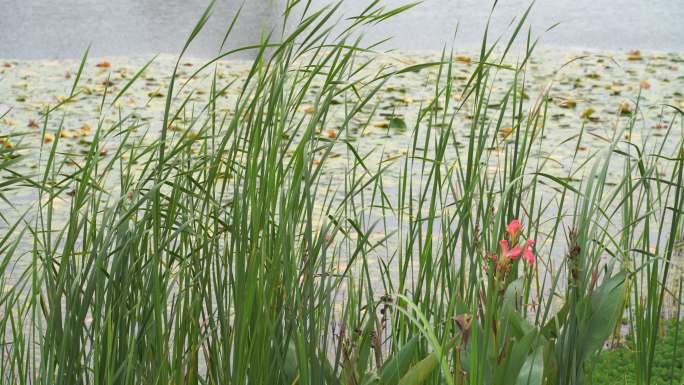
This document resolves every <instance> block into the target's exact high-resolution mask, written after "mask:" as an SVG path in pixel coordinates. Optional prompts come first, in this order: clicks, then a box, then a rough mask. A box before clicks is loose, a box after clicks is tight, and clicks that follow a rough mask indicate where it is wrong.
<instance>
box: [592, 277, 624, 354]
mask: <svg viewBox="0 0 684 385" xmlns="http://www.w3.org/2000/svg"><path fill="white" fill-rule="evenodd" d="M625 281H626V274H625V272H624V271H623V272H620V273H618V274H615V275H614V276H612V277H610V278H609V279H608V280H606V281H604V282H603V284H601V286H599V287H598V288H596V290H595V291H594V293H593V294H592V295H591V315H590V318H589V319H588V320H587V322H586V324H585V325H586V327H585V329H584V331H583V336H582V337H583V338H582V341H583V344H582V355H581V359H582V361H584V360H585V359H586V358H587V356H589V355H590V354H591V353H594V352H596V351H597V350H599V349H600V348H601V347H602V346H603V343H604V342H605V341H606V339H608V337H610V334H611V333H612V332H613V329H615V324H616V323H617V322H618V321H619V320H620V318H621V316H622V314H621V311H622V308H623V303H624V300H625Z"/></svg>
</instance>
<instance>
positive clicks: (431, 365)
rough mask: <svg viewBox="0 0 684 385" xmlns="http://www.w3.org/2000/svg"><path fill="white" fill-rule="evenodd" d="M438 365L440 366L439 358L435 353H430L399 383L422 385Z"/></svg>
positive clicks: (401, 384)
mask: <svg viewBox="0 0 684 385" xmlns="http://www.w3.org/2000/svg"><path fill="white" fill-rule="evenodd" d="M437 365H439V358H438V357H437V356H436V355H435V353H430V354H429V355H428V356H427V357H425V358H423V359H422V360H420V361H418V363H416V364H415V365H413V366H412V367H411V368H410V369H409V370H408V371H407V372H406V374H405V375H404V377H402V378H401V381H399V385H420V384H422V383H424V382H425V381H426V380H427V379H428V378H429V377H430V375H431V374H432V372H433V371H434V370H435V369H436V368H437Z"/></svg>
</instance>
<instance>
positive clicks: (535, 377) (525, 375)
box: [516, 345, 544, 385]
mask: <svg viewBox="0 0 684 385" xmlns="http://www.w3.org/2000/svg"><path fill="white" fill-rule="evenodd" d="M543 379H544V346H543V345H539V346H537V348H536V349H535V350H534V353H532V354H530V355H529V356H527V359H526V360H525V363H524V364H523V366H522V368H521V369H520V373H519V374H518V380H517V381H516V385H542V381H543Z"/></svg>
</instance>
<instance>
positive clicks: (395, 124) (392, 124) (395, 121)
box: [389, 116, 406, 130]
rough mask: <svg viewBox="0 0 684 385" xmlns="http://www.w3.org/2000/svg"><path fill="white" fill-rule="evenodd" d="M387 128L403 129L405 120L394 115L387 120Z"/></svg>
mask: <svg viewBox="0 0 684 385" xmlns="http://www.w3.org/2000/svg"><path fill="white" fill-rule="evenodd" d="M389 128H391V129H395V130H405V129H406V122H405V121H404V119H402V118H399V117H396V116H394V117H392V118H391V119H390V120H389Z"/></svg>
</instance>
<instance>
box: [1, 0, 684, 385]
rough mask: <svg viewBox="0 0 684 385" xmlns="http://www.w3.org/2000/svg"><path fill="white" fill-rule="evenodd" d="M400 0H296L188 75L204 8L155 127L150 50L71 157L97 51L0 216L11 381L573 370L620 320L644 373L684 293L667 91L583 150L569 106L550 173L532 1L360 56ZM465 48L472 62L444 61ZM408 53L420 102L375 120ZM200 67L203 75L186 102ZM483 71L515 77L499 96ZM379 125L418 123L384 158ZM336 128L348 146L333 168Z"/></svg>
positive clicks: (620, 336) (228, 380)
mask: <svg viewBox="0 0 684 385" xmlns="http://www.w3.org/2000/svg"><path fill="white" fill-rule="evenodd" d="M413 5H414V4H408V5H404V6H399V7H396V8H387V7H384V6H382V5H381V4H380V3H379V1H373V2H371V4H370V5H369V6H368V7H367V8H366V9H364V10H362V11H361V12H360V14H359V15H357V16H355V17H351V18H343V19H341V18H339V15H338V8H339V3H338V4H334V5H331V6H328V7H324V8H321V9H318V10H314V9H312V5H311V4H310V3H309V2H300V1H289V2H288V5H287V7H286V9H285V12H284V15H283V19H284V23H283V25H284V27H283V30H282V33H281V35H278V33H277V31H273V32H272V33H271V34H265V35H264V36H263V38H262V40H261V42H260V43H259V44H255V45H252V46H248V47H244V48H240V49H234V50H230V51H227V52H221V53H220V54H219V55H218V56H217V57H216V58H214V59H212V60H209V61H208V62H207V63H205V64H204V65H201V66H199V67H196V68H194V69H193V71H192V74H191V76H189V77H188V78H187V79H182V78H181V77H180V76H178V75H179V68H181V66H182V64H181V63H182V60H183V55H184V54H185V51H186V50H187V48H188V47H189V46H190V44H191V43H192V41H193V39H194V38H196V36H197V35H198V34H199V33H200V32H201V30H202V28H203V27H204V25H205V24H206V22H207V20H208V18H209V15H210V13H211V12H210V11H211V7H210V8H209V9H207V10H206V12H205V13H204V14H203V15H202V17H201V18H200V20H199V21H198V23H197V25H196V26H195V28H194V29H193V30H192V32H191V34H190V37H189V39H188V41H187V42H186V43H185V45H184V47H183V50H182V52H181V54H180V55H179V58H178V60H177V61H176V62H175V66H174V70H173V73H172V74H171V76H170V78H169V84H168V87H167V88H166V89H165V90H163V91H161V90H160V91H155V92H154V93H152V94H150V95H148V96H149V97H150V98H151V99H152V98H159V99H163V100H164V108H163V113H162V114H161V116H159V117H158V119H156V120H157V121H158V122H161V124H160V125H159V131H158V132H156V131H154V130H151V129H150V132H148V133H147V135H145V136H144V137H137V136H135V135H134V133H135V131H136V130H137V129H139V128H141V127H147V128H150V127H149V125H147V123H145V122H144V121H142V119H140V117H137V116H135V114H128V113H127V112H126V110H125V108H124V107H122V106H121V105H118V104H117V102H118V101H120V100H122V99H121V98H123V97H124V96H125V94H126V92H128V90H130V89H131V88H132V87H134V86H135V83H136V82H137V81H139V80H140V79H141V76H143V75H142V74H143V73H144V71H145V69H146V68H147V66H148V65H149V63H148V64H145V65H144V66H143V67H142V68H141V69H140V70H139V71H138V72H137V73H135V74H133V75H132V76H130V77H129V78H127V80H126V81H125V82H124V83H123V84H120V85H119V87H118V90H117V91H118V92H116V93H115V91H109V83H105V85H104V90H103V92H102V94H101V95H100V96H101V103H100V104H99V108H100V111H101V115H100V120H99V121H98V124H97V125H93V129H92V132H91V133H89V135H92V140H90V141H89V142H88V143H86V145H87V147H86V148H85V150H84V151H83V153H82V154H80V156H78V157H77V158H78V159H79V161H80V163H78V167H75V168H71V169H70V168H67V165H68V162H70V161H71V162H73V160H70V158H68V157H74V158H76V156H75V155H73V154H71V153H67V156H68V157H64V152H65V151H63V150H62V147H60V146H61V145H62V143H63V141H67V140H72V139H74V138H70V137H68V135H66V136H62V135H54V136H48V135H52V134H51V133H50V132H49V130H48V124H49V123H50V122H53V120H55V116H57V117H58V118H59V119H56V120H58V121H59V123H58V129H59V130H58V131H56V132H62V129H64V128H65V127H64V126H63V125H64V120H66V119H67V118H68V115H67V114H66V112H65V113H64V115H62V116H61V117H60V115H59V114H60V112H61V111H62V110H61V108H64V106H65V105H67V104H68V103H70V102H72V101H74V100H76V99H77V98H78V97H79V95H80V93H81V92H84V93H85V92H86V91H84V89H83V88H81V86H80V85H79V80H80V78H81V74H82V72H83V70H84V68H85V66H86V65H89V64H88V60H87V53H86V55H84V57H83V59H82V61H81V64H80V66H79V70H78V71H77V72H76V73H75V76H74V83H73V87H72V88H71V90H70V93H69V95H68V96H67V97H65V98H64V99H63V100H61V101H59V102H58V103H57V104H56V105H54V106H52V107H50V108H49V109H47V110H46V111H45V113H44V115H43V118H44V119H43V124H42V127H41V130H42V134H41V140H40V143H41V144H40V146H41V147H40V151H39V166H38V168H37V170H38V172H37V174H36V175H22V176H21V180H22V181H23V183H25V184H26V185H28V186H29V188H31V189H32V190H31V191H32V192H33V193H35V194H36V200H35V203H34V204H33V206H32V207H30V208H29V209H28V210H27V211H26V212H25V213H21V215H20V216H19V217H18V218H19V219H17V220H15V221H14V222H13V223H12V222H10V221H9V220H8V221H7V222H8V223H11V225H8V226H6V227H3V230H4V229H6V230H7V231H5V232H4V234H3V238H2V241H1V243H0V280H2V284H3V286H2V287H3V292H2V296H1V297H0V314H1V315H2V317H0V330H1V331H2V335H3V340H2V347H1V351H2V355H3V359H2V360H1V361H0V382H2V383H8V384H9V383H11V384H15V383H20V384H34V383H39V384H69V385H73V384H91V383H92V384H141V383H145V384H163V385H167V384H178V385H180V384H208V383H210V384H246V383H249V384H402V385H410V384H438V383H440V384H441V383H446V384H510V383H516V384H578V383H583V382H587V381H591V376H587V371H590V370H591V368H592V359H593V358H594V357H596V356H597V354H599V353H600V351H601V350H602V349H603V348H604V346H605V345H606V342H607V341H611V340H612V341H613V342H614V343H615V344H620V343H622V342H623V341H624V340H625V339H626V340H628V341H629V343H630V344H632V346H635V347H636V348H635V349H636V350H635V351H636V353H635V354H634V356H633V359H634V365H635V368H636V371H637V379H638V380H637V383H639V384H648V383H651V381H652V378H653V375H652V373H653V367H654V363H655V362H656V358H657V357H656V356H655V352H656V345H657V341H658V340H659V338H661V337H660V334H659V333H658V331H659V330H660V325H661V321H662V316H663V308H664V306H665V304H666V299H667V298H675V299H676V303H677V304H679V303H681V289H680V291H679V295H675V294H674V293H673V292H672V290H671V289H670V287H671V282H672V277H671V269H672V268H671V266H672V261H673V258H674V256H675V255H676V254H677V253H678V252H679V251H680V250H681V239H682V238H681V235H682V227H681V222H682V220H681V213H682V212H683V211H684V197H682V186H683V183H682V173H683V169H682V166H683V159H684V158H683V157H682V153H681V146H682V143H681V135H680V136H677V135H675V133H676V132H675V131H676V129H677V127H684V122H683V121H682V112H681V110H678V109H677V108H671V107H663V109H662V116H663V117H667V119H668V120H667V123H666V124H667V126H668V132H667V135H665V136H664V137H662V138H661V139H660V141H656V139H654V138H650V137H648V135H644V137H645V138H648V139H649V140H644V142H643V143H641V144H638V143H635V142H634V141H632V139H631V138H632V137H636V135H634V136H633V135H632V134H635V133H637V132H638V131H639V127H638V125H637V123H638V121H639V120H638V118H639V116H638V114H637V113H636V112H637V111H639V104H638V103H636V104H635V105H634V106H633V108H632V109H630V110H629V111H625V109H623V108H620V109H619V110H618V111H615V116H614V118H615V122H616V128H615V129H613V130H612V131H611V132H610V133H611V134H612V137H608V138H602V140H604V141H605V147H604V148H602V149H600V150H599V151H597V152H595V153H592V154H590V155H588V156H586V157H582V156H581V152H582V150H581V148H582V140H583V135H588V134H587V133H586V132H585V127H584V125H582V126H581V127H577V128H578V130H577V134H576V135H573V136H572V137H571V138H570V139H569V140H568V141H567V142H566V143H562V144H560V145H563V146H571V147H573V148H574V151H573V152H572V154H571V158H572V159H570V160H568V162H569V163H571V165H569V166H570V167H569V168H568V173H567V175H557V174H555V175H554V174H552V173H550V172H548V169H547V165H548V162H551V160H550V156H547V155H548V154H544V151H553V149H551V150H549V148H550V146H551V144H549V143H547V142H545V141H544V140H545V139H544V134H545V132H546V131H547V130H550V129H554V127H552V123H549V120H548V118H547V112H548V110H549V103H550V102H551V101H552V99H551V96H550V92H551V89H552V87H551V84H550V85H549V86H548V87H545V88H544V89H543V90H542V91H541V93H540V94H539V95H538V97H537V99H536V100H529V99H528V97H525V96H524V95H526V94H527V93H526V92H527V91H529V90H528V89H527V88H526V78H525V77H526V66H527V64H528V63H529V60H530V57H531V55H532V54H533V51H534V48H535V46H536V41H535V40H533V39H532V36H531V33H528V35H527V39H526V40H524V41H522V42H520V41H519V40H520V33H521V31H522V30H523V28H524V26H525V21H526V17H527V15H528V13H529V9H528V10H527V11H526V12H524V13H523V15H522V17H521V18H520V19H519V20H518V21H516V23H515V24H514V25H513V29H512V32H511V33H510V37H509V38H508V40H503V38H500V39H496V40H495V41H494V42H491V41H490V40H489V39H490V37H489V36H488V35H487V34H485V36H484V37H483V42H482V47H481V50H480V53H479V56H478V57H473V58H472V60H470V59H469V60H467V61H466V60H464V59H463V57H461V56H459V55H456V54H455V53H454V52H453V51H452V50H447V49H445V50H444V51H443V52H442V55H441V57H440V58H439V60H436V61H430V62H425V63H411V64H404V65H402V66H401V67H399V68H396V67H394V68H385V67H384V66H381V68H380V69H378V70H377V71H370V73H369V70H368V69H369V68H372V67H371V65H372V63H373V62H374V61H375V60H377V52H376V51H377V50H379V48H378V44H377V43H370V44H363V41H364V40H363V39H361V38H360V37H359V34H358V32H359V30H360V29H362V28H363V27H364V26H365V25H372V24H375V23H380V22H382V21H383V20H386V19H388V18H390V17H392V16H394V15H397V14H399V13H402V12H405V11H409V10H410V8H411V7H412V6H413ZM237 18H238V16H237V15H236V18H235V20H237ZM235 20H233V21H232V22H231V23H230V24H229V26H228V27H227V32H226V39H228V38H229V37H230V32H231V30H232V28H233V25H234V24H235V22H236V21H235ZM520 43H521V44H522V47H518V48H516V46H515V44H520ZM515 49H520V52H521V53H518V54H517V55H518V56H516V58H515V59H514V60H512V59H511V55H513V52H514V50H515ZM243 51H250V52H252V53H253V54H254V60H253V61H252V63H251V65H250V67H249V69H248V71H247V72H246V73H245V74H244V78H243V79H241V80H240V81H239V82H238V81H231V82H228V83H227V84H224V83H221V82H219V79H220V77H221V76H220V74H219V72H218V70H217V69H216V65H217V63H218V62H219V61H220V60H222V59H229V58H231V55H233V54H235V53H237V52H243ZM516 52H517V51H516ZM640 55H641V54H640ZM103 63H105V62H104V61H101V62H100V64H99V67H98V68H101V69H107V68H111V67H112V64H111V63H110V62H106V63H107V65H104V64H103ZM461 64H462V65H469V66H470V67H468V68H469V69H470V73H469V74H468V76H467V77H466V78H465V79H463V82H462V84H458V83H457V79H456V77H455V76H454V71H455V70H454V68H455V66H456V65H461ZM212 70H213V71H212ZM420 71H425V72H430V74H431V75H432V76H431V77H430V79H431V83H430V84H428V85H426V86H425V87H428V89H429V91H430V92H431V94H432V96H431V97H430V98H428V99H427V100H424V101H423V102H422V105H421V107H420V109H419V112H418V114H417V115H416V116H415V119H412V120H410V119H408V118H404V117H398V116H396V114H394V113H392V114H391V117H390V118H389V120H387V121H386V122H384V121H383V122H381V123H376V124H373V123H372V122H373V119H374V117H375V116H376V115H377V114H378V111H377V106H375V105H374V98H375V97H376V96H378V95H379V94H380V92H381V90H383V89H384V88H385V87H387V86H388V84H389V82H390V81H391V80H392V79H393V78H397V77H400V76H402V75H404V74H409V73H414V72H420ZM500 72H507V73H511V74H512V81H511V82H500V81H499V80H497V75H498V74H499V73H500ZM203 73H209V74H210V77H211V79H212V81H211V89H210V91H209V92H208V93H207V94H205V95H204V96H203V97H204V99H203V103H197V102H195V101H191V99H193V98H194V97H195V95H194V93H193V92H192V90H191V89H192V79H193V78H196V77H197V76H200V75H201V74H203ZM495 87H505V92H504V97H503V99H502V100H497V101H496V103H493V102H494V101H493V100H492V99H491V98H492V90H493V89H494V88H495ZM188 89H190V90H191V91H190V92H188V93H186V94H184V93H183V91H185V90H188ZM231 90H232V91H235V95H234V96H235V97H234V98H233V99H226V98H224V96H225V94H226V93H227V92H228V91H231ZM228 100H230V102H229V101H228ZM638 100H639V99H637V101H638ZM565 105H566V107H567V103H565ZM630 106H631V105H630ZM564 108H565V107H564ZM112 114H113V115H114V116H117V118H116V120H115V121H114V122H113V123H108V122H107V119H106V118H107V117H109V116H111V115H112ZM336 114H337V115H336ZM457 115H467V121H468V124H460V120H457V119H456V116H457ZM589 115H592V114H588V115H587V117H586V119H588V118H589V117H590V116H589ZM334 116H337V118H335V119H334V118H333V117H334ZM582 119H585V118H584V117H583V118H582ZM369 126H372V127H374V128H384V129H397V130H407V131H408V132H409V133H410V135H411V145H410V147H409V148H407V149H406V152H405V154H404V155H401V156H397V157H394V158H392V159H389V160H388V159H387V158H384V154H381V156H379V160H377V158H376V156H377V154H376V152H375V151H373V150H366V149H364V148H363V147H362V146H361V145H360V144H359V140H358V139H359V137H360V134H359V132H362V131H363V130H364V129H365V128H367V127H369ZM325 130H329V131H325ZM64 132H66V131H64ZM457 133H458V134H461V133H463V134H465V135H463V136H464V137H465V138H466V141H467V143H461V142H460V139H461V136H457ZM503 134H505V135H503ZM594 134H595V133H594ZM48 138H49V139H50V140H47V139H48ZM668 140H669V141H676V143H677V144H676V146H675V148H676V151H675V152H674V153H666V152H665V149H666V148H669V147H666V146H665V145H664V143H665V142H666V141H668ZM111 143H115V144H116V145H115V146H114V147H110V148H109V149H108V150H106V151H105V145H106V144H111ZM334 151H342V152H344V159H345V162H344V165H343V167H342V169H341V170H340V168H334V169H333V170H332V171H330V169H328V168H327V167H330V164H331V163H332V159H334V158H333V155H334ZM3 154H4V153H3ZM616 163H617V164H620V167H621V173H620V174H619V175H617V176H616V175H614V174H613V173H611V172H609V171H610V170H612V169H611V165H613V164H616ZM3 164H4V163H3ZM393 164H394V165H398V168H399V171H398V172H397V173H393V172H391V169H390V166H391V165H393ZM492 165H494V166H495V167H490V166H492ZM4 170H5V168H4V167H3V172H4ZM331 174H334V175H331ZM334 177H338V178H339V179H335V178H334ZM63 206H67V207H66V208H65V207H63ZM60 212H64V216H63V217H62V219H61V220H58V219H57V218H58V217H59V213H60ZM618 219H619V220H618ZM523 223H524V224H525V226H523ZM493 256H496V257H495V258H494V257H493ZM10 267H11V268H10ZM680 288H681V285H680ZM642 299H643V300H642ZM678 315H679V312H678V311H677V313H676V314H675V316H678ZM623 322H624V323H627V325H628V329H629V330H628V331H627V332H625V333H623V332H622V331H621V325H622V323H623ZM674 345H675V346H676V345H677V343H676V342H675V343H674ZM673 357H676V355H673ZM680 364H681V362H675V360H674V359H673V362H672V365H673V366H672V368H675V367H676V365H680Z"/></svg>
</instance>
